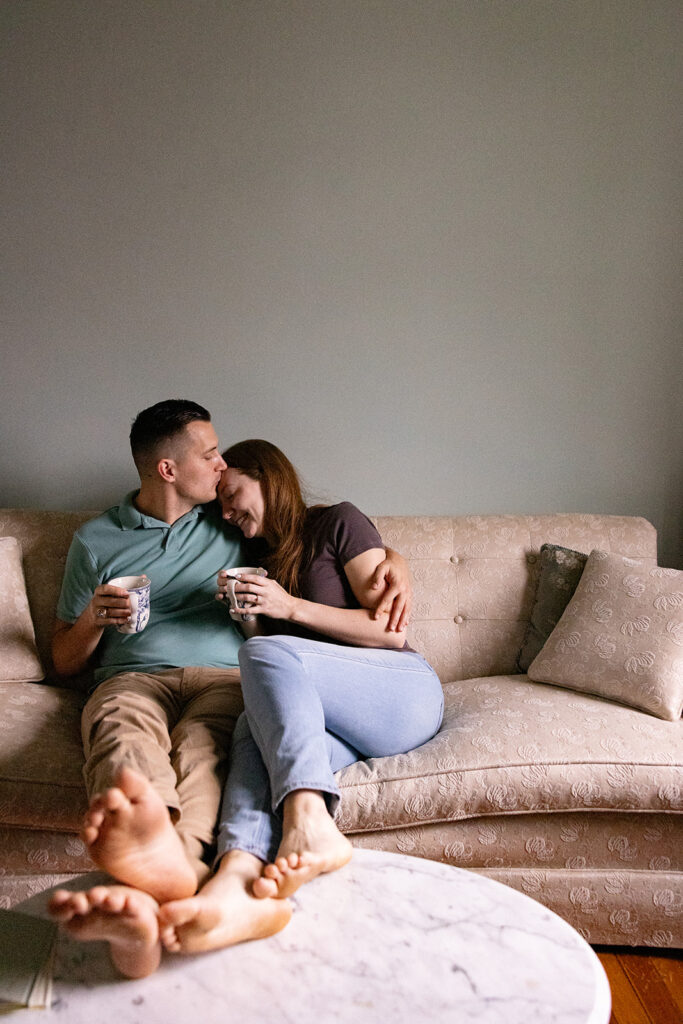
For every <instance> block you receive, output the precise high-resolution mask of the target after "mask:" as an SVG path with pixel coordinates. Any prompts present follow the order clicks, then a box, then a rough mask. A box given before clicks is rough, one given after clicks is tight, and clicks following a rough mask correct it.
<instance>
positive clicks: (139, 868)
mask: <svg viewBox="0 0 683 1024" xmlns="http://www.w3.org/2000/svg"><path fill="white" fill-rule="evenodd" d="M81 836H82V837H83V841H84V842H85V843H86V845H87V847H88V850H89V853H90V856H91V857H92V859H93V860H94V862H95V864H97V866H98V867H100V868H103V869H104V870H105V871H107V872H108V873H109V874H110V875H113V877H114V878H116V879H118V880H119V881H120V882H125V883H126V885H131V886H133V887H134V888H135V889H141V890H142V891H143V892H147V893H149V894H150V895H151V896H153V897H154V898H155V899H156V900H158V901H159V903H162V902H163V901H165V900H173V899H181V898H182V897H183V896H191V895H192V894H193V893H194V892H196V891H197V875H196V872H195V870H194V868H193V867H192V865H191V863H190V861H189V860H188V859H187V855H186V854H185V850H184V847H183V845H182V843H181V841H180V838H179V836H178V833H177V832H176V830H175V829H174V827H173V824H172V822H171V818H170V816H169V813H168V808H167V807H166V804H165V803H164V801H163V800H162V798H161V797H160V796H159V794H158V793H157V792H156V790H155V789H153V788H152V785H151V783H149V782H148V781H147V779H145V778H144V777H143V776H142V775H138V773H137V772H134V771H133V770H132V769H131V768H122V769H121V771H120V772H119V774H118V776H117V778H116V786H115V787H114V788H113V789H108V790H107V791H106V792H105V793H102V794H99V795H98V796H95V797H93V799H92V801H91V802H90V809H89V810H88V812H87V814H86V817H85V822H84V825H83V829H82V831H81Z"/></svg>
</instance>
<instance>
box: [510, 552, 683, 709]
mask: <svg viewBox="0 0 683 1024" xmlns="http://www.w3.org/2000/svg"><path fill="white" fill-rule="evenodd" d="M528 675H529V678H530V679H533V680H534V681H535V682H539V683H556V684H558V685H559V686H567V687H569V688H570V689H573V690H581V691H582V692H585V693H596V694H598V695H599V696H601V697H607V698H609V699H611V700H617V701H620V702H621V703H622V704H629V705H630V706H631V707H634V708H640V709H641V710H643V711H648V712H649V713H650V714H652V715H656V716H657V717H658V718H665V719H668V720H670V721H675V720H676V719H678V718H680V716H681V710H682V708H683V572H681V571H679V570H677V569H661V568H659V567H657V566H651V565H648V564H647V563H645V562H643V561H641V560H638V559H633V558H625V557H623V556H622V555H610V554H608V553H607V552H605V551H592V552H591V554H590V556H589V558H588V561H587V562H586V567H585V569H584V571H583V575H582V576H581V580H580V581H579V585H578V586H577V588H576V592H575V594H574V596H573V598H572V599H571V601H570V602H569V604H568V605H567V607H566V609H565V611H564V614H563V615H562V618H561V619H560V621H559V622H558V624H557V626H556V627H555V629H554V630H553V632H552V633H551V635H550V637H549V639H548V641H547V642H546V644H545V646H544V648H543V650H542V651H541V652H540V654H538V655H537V657H536V658H535V659H534V661H533V662H532V663H531V665H530V666H529V672H528Z"/></svg>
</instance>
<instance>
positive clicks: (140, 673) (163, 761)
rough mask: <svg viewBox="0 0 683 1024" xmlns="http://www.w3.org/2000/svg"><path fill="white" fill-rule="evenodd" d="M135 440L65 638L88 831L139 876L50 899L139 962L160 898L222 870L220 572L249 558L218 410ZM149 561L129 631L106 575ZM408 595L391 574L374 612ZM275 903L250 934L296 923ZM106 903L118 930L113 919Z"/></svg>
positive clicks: (59, 664)
mask: <svg viewBox="0 0 683 1024" xmlns="http://www.w3.org/2000/svg"><path fill="white" fill-rule="evenodd" d="M130 442H131V449H132V454H133V459H134V461H135V465H136V468H137V470H138V473H139V476H140V488H139V490H138V491H137V492H133V493H131V494H129V495H128V496H127V497H126V498H125V499H124V500H123V501H122V503H121V504H120V505H117V506H113V507H112V508H110V509H109V510H108V511H107V512H105V513H104V514H103V515H101V516H98V517H97V518H95V519H93V520H91V521H90V522H88V523H86V524H84V526H82V527H81V528H80V529H79V530H78V531H77V533H76V534H75V536H74V539H73V542H72V545H71V549H70V551H69V555H68V558H67V563H66V569H65V575H64V581H63V585H62V593H61V596H60V599H59V603H58V607H57V616H58V618H57V622H56V626H55V632H54V636H53V647H52V652H53V660H54V664H55V668H56V669H57V671H58V672H59V673H61V674H63V675H73V674H76V673H78V672H81V671H82V670H83V669H85V668H86V667H87V666H88V665H89V664H90V663H91V661H94V662H95V664H96V668H95V673H94V677H95V684H96V685H95V689H94V691H93V692H92V694H91V696H90V698H89V700H88V702H87V703H86V706H85V708H84V710H83V717H82V736H83V746H84V752H85V758H86V760H85V767H84V777H85V782H86V788H87V791H88V796H89V798H90V801H91V803H90V810H89V812H88V816H87V818H86V824H85V827H84V830H83V837H84V839H85V841H86V843H87V844H88V847H89V850H90V853H91V856H92V858H93V860H94V861H95V863H96V864H98V865H99V866H100V867H102V868H104V869H105V870H106V871H108V872H109V873H110V874H112V875H113V876H114V877H115V878H117V879H118V880H119V881H122V882H124V883H125V886H126V888H125V889H124V888H123V887H121V888H120V889H119V890H117V889H116V888H114V889H105V888H104V887H100V889H101V891H100V892H97V893H96V891H95V890H92V891H91V893H89V894H87V893H78V894H75V896H74V894H70V893H64V894H61V895H60V894H56V896H55V898H54V899H53V906H52V909H53V912H54V913H55V916H57V917H60V918H61V919H62V920H65V921H70V922H72V923H71V925H70V930H71V931H72V932H73V933H74V934H78V932H79V929H80V928H81V926H82V929H81V930H82V931H83V935H82V937H84V938H86V937H92V938H105V939H109V941H110V942H111V943H112V955H113V957H114V960H115V962H116V963H117V965H118V966H119V967H120V969H121V970H122V971H123V972H124V973H126V974H129V975H131V974H136V975H137V974H140V973H149V970H150V969H154V967H153V966H151V967H150V964H152V963H153V962H154V961H155V960H156V959H157V958H158V941H157V939H158V933H157V932H156V927H157V926H156V921H155V922H154V925H153V926H152V923H151V916H150V915H154V910H155V907H156V904H155V902H154V901H158V902H159V903H162V902H166V901H168V900H174V899H180V898H183V897H186V896H189V895H191V894H192V893H194V892H195V891H196V889H197V887H198V885H199V884H201V883H202V882H203V880H204V879H205V877H206V875H207V874H208V871H209V869H208V867H207V865H206V863H205V858H206V855H207V851H208V850H209V849H210V847H211V843H212V839H213V829H214V825H215V820H216V816H217V812H218V806H219V800H220V793H221V790H222V784H223V781H224V778H225V772H226V767H227V764H226V759H227V751H228V750H229V746H230V737H231V734H232V731H233V727H234V724H235V721H236V718H237V716H238V715H239V713H240V712H241V710H242V707H243V705H242V700H241V693H240V688H239V675H238V671H237V667H236V666H237V651H238V648H239V645H240V643H241V641H242V637H241V635H240V634H239V633H238V632H237V629H236V627H235V625H234V623H233V621H232V619H231V618H230V616H229V615H228V614H227V612H226V609H225V607H224V605H223V604H222V603H220V602H217V601H216V600H215V594H216V589H217V585H216V575H217V573H218V571H219V570H220V569H222V568H226V567H228V566H232V565H239V564H241V563H242V562H243V561H244V558H243V556H242V550H241V534H240V533H239V531H237V530H236V529H235V528H234V527H230V526H228V525H226V524H224V523H223V522H222V519H221V515H220V511H219V510H218V507H217V506H216V505H215V504H213V500H214V499H215V497H216V489H217V485H218V483H219V480H220V478H221V473H222V471H223V470H224V469H225V468H226V466H225V462H224V461H223V459H222V457H221V455H220V453H219V450H218V439H217V437H216V433H215V431H214V428H213V426H212V424H211V418H210V415H209V413H208V412H207V410H206V409H204V408H202V406H200V405H197V404H196V403H194V402H188V401H184V400H179V399H172V400H169V401H164V402H159V403H157V404H156V405H154V406H152V407H151V408H149V409H145V410H143V411H142V412H141V413H140V414H139V415H138V416H137V418H136V420H135V422H134V423H133V426H132V429H131V433H130ZM399 559H400V556H399ZM385 572H386V581H387V583H389V582H390V581H391V579H392V578H393V572H392V570H391V569H390V568H387V567H386V565H385V566H384V567H379V568H378V572H377V574H376V577H377V584H378V585H379V584H380V581H382V582H383V581H384V579H385ZM143 573H145V574H146V575H147V576H148V577H149V578H150V580H151V602H150V617H149V622H148V624H147V626H146V628H145V629H144V630H143V631H142V632H141V633H136V634H124V633H119V632H118V631H117V629H116V627H117V626H119V625H121V624H123V623H125V622H126V621H128V619H129V618H130V615H131V607H130V600H129V598H128V595H127V593H126V591H125V590H122V589H120V588H118V587H115V586H112V585H111V584H108V583H107V580H109V579H115V578H116V577H119V576H127V575H141V574H143ZM399 590H400V588H399ZM395 595H396V587H387V588H386V590H385V593H384V595H383V600H382V601H380V602H379V603H378V608H377V613H379V612H380V610H386V609H387V607H388V606H391V605H392V601H393V598H394V596H395ZM380 605H381V608H380ZM402 607H403V602H402V601H400V600H399V602H398V604H397V605H396V606H394V607H392V614H391V618H390V625H394V626H396V625H399V626H400V623H399V622H398V620H399V618H400V616H401V614H402ZM197 661H200V662H201V667H199V666H197ZM246 883H247V880H245V894H246V888H247V886H246ZM127 887H132V888H131V889H128V888H127ZM93 894H94V895H93ZM150 897H151V898H152V899H151V901H150V902H145V901H146V900H148V901H149V898H150ZM141 901H142V902H141ZM256 902H260V903H264V901H253V903H256ZM268 902H269V903H272V907H271V908H264V909H259V910H255V909H253V907H252V906H251V904H250V905H249V908H248V911H249V913H252V911H253V914H256V915H257V916H258V918H259V920H258V921H257V922H256V923H255V924H254V921H252V922H251V923H250V924H249V928H250V929H251V930H252V931H253V930H254V928H256V930H258V929H259V928H261V930H262V931H263V932H264V934H265V933H268V931H270V930H277V928H279V927H283V926H284V924H285V923H286V921H287V920H288V913H289V912H288V911H287V908H285V907H283V901H276V900H273V901H268ZM275 904H279V907H277V908H276V907H275ZM127 911H130V913H128V917H129V918H130V919H131V920H132V921H133V925H134V926H135V927H137V926H138V925H139V924H140V920H141V919H143V918H144V919H145V924H146V927H145V929H143V931H144V935H143V936H142V938H141V940H140V941H142V940H143V939H144V940H146V939H149V937H150V934H151V933H154V948H153V949H152V948H151V947H150V950H149V957H147V958H145V957H142V960H140V957H139V956H137V955H136V956H135V958H134V962H133V963H132V966H131V963H129V954H130V948H131V934H130V933H129V932H130V930H126V914H127ZM108 915H109V916H111V918H112V920H114V922H115V924H114V926H113V931H112V933H111V934H110V932H109V931H108V929H107V928H104V929H102V927H101V924H102V922H101V920H100V918H101V917H102V916H104V917H105V918H106V917H107V916H108ZM79 916H80V920H78V918H79ZM247 916H248V915H247ZM252 916H253V915H252ZM135 927H133V931H134V932H135ZM119 937H120V938H121V950H120V951H119V953H118V956H117V950H116V948H115V946H116V940H117V939H118V938H119ZM133 937H135V935H134V936H133ZM245 937H248V936H245ZM150 958H151V959H150Z"/></svg>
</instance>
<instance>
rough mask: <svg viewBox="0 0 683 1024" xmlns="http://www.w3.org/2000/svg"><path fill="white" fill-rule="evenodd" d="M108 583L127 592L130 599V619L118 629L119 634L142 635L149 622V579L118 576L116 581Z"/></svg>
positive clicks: (145, 577)
mask: <svg viewBox="0 0 683 1024" xmlns="http://www.w3.org/2000/svg"><path fill="white" fill-rule="evenodd" d="M107 583H108V584H109V586H112V587H122V588H123V590H127V591H128V597H129V598H130V619H129V620H128V622H125V623H124V624H123V625H122V626H117V627H116V628H117V630H118V631H119V633H141V632H142V631H143V629H144V628H145V626H146V625H147V623H148V622H149V591H150V587H151V582H150V580H149V577H148V576H117V578H116V579H115V580H107Z"/></svg>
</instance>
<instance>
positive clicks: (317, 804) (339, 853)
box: [253, 789, 353, 899]
mask: <svg viewBox="0 0 683 1024" xmlns="http://www.w3.org/2000/svg"><path fill="white" fill-rule="evenodd" d="M352 853H353V847H352V846H351V843H350V842H349V841H348V839H347V838H346V836H344V835H342V833H341V832H340V831H339V829H338V828H337V826H336V825H335V823H334V819H333V818H332V817H331V816H330V813H329V811H328V810H327V805H326V803H325V800H324V798H323V796H322V795H321V794H320V793H314V792H312V791H310V790H305V789H300V790H296V791H295V792H294V793H290V794H289V796H287V797H286V798H285V802H284V812H283V824H282V842H281V843H280V848H279V849H278V852H277V857H276V859H275V862H274V863H273V864H266V866H265V868H264V869H263V873H262V874H261V876H260V878H257V879H256V881H255V882H254V885H253V893H254V896H257V897H258V898H259V899H266V898H268V897H280V898H283V897H286V896H291V895H292V894H293V893H295V892H296V890H297V889H298V888H299V886H301V885H304V884H305V883H306V882H310V881H311V880H312V879H313V878H316V877H317V876H318V875H322V874H325V873H327V872H329V871H336V870H337V869H338V868H341V867H343V866H344V864H348V862H349V861H350V860H351V855H352Z"/></svg>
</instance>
